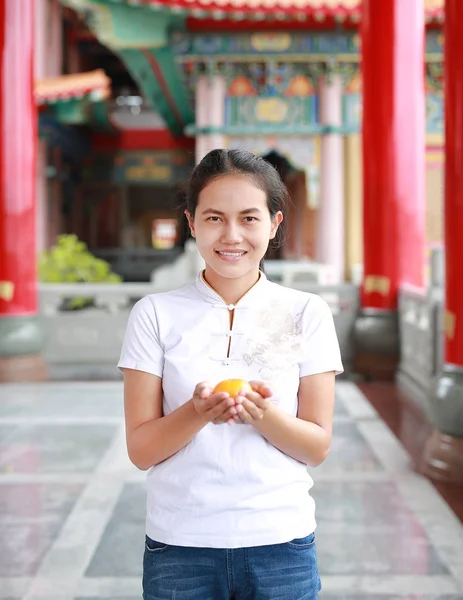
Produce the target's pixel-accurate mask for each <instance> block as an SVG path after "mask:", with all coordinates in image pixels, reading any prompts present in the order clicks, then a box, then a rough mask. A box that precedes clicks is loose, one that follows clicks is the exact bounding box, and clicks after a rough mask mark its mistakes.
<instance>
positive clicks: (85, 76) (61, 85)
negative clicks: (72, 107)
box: [34, 69, 111, 105]
mask: <svg viewBox="0 0 463 600" xmlns="http://www.w3.org/2000/svg"><path fill="white" fill-rule="evenodd" d="M110 92H111V80H110V79H109V77H108V76H107V75H106V74H105V72H104V71H103V70H102V69H96V70H95V71H89V72H87V73H75V74H72V75H60V76H59V77H47V78H44V79H40V80H39V81H36V83H35V89H34V94H35V100H36V102H37V104H39V105H40V104H50V103H53V102H57V101H59V100H68V99H70V98H81V97H82V96H86V95H89V94H92V95H94V96H95V97H96V98H97V99H98V100H103V99H105V98H107V97H108V96H109V95H110Z"/></svg>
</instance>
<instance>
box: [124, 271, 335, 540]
mask: <svg viewBox="0 0 463 600" xmlns="http://www.w3.org/2000/svg"><path fill="white" fill-rule="evenodd" d="M233 309H234V310H235V314H234V321H233V329H232V331H230V320H229V310H233ZM230 340H231V345H230V353H229V355H228V356H227V352H228V347H229V342H230ZM118 367H119V368H128V369H136V370H140V371H146V372H148V373H152V374H153V375H157V376H159V377H161V378H162V387H163V412H164V415H167V414H169V413H171V412H172V411H174V410H176V409H177V408H178V407H179V406H181V405H182V404H184V403H185V402H187V401H188V400H190V399H191V397H192V395H193V391H194V389H195V386H196V384H198V383H199V382H201V381H210V382H211V383H212V384H213V385H215V384H216V383H219V382H220V381H222V380H223V379H232V378H239V379H245V380H247V381H249V380H264V381H267V382H268V383H269V384H270V386H271V388H272V391H273V392H274V395H273V396H272V402H274V403H275V404H276V405H277V406H278V407H279V408H280V409H281V410H283V411H285V412H287V413H289V414H290V415H293V416H296V415H297V408H298V399H297V393H298V387H299V379H300V378H301V377H304V376H306V375H313V374H316V373H323V372H326V371H336V373H340V372H342V370H343V367H342V363H341V357H340V352H339V345H338V341H337V337H336V332H335V328H334V324H333V318H332V315H331V311H330V308H329V306H328V305H327V304H326V302H325V301H324V300H322V299H321V298H320V297H319V296H316V295H314V294H309V293H305V292H300V291H297V290H294V289H290V288H285V287H283V286H280V285H277V284H275V283H272V282H270V281H268V280H267V278H266V277H265V275H263V274H261V277H260V279H259V281H258V282H257V283H256V285H255V286H254V287H252V288H251V290H250V291H249V292H248V293H247V294H246V295H245V296H244V297H243V298H242V299H241V300H240V301H239V302H238V303H237V304H236V306H234V305H227V304H225V302H224V301H223V299H222V298H221V297H220V296H219V295H218V294H217V293H216V292H215V291H214V290H213V289H212V288H211V287H210V286H209V285H208V284H207V283H206V282H205V281H204V279H203V277H202V274H200V275H198V277H197V279H196V282H195V283H193V284H190V285H187V286H186V287H184V288H182V289H179V290H175V291H172V292H167V293H163V294H153V295H150V296H146V297H145V298H143V299H142V300H140V301H139V302H138V303H137V304H136V305H135V306H134V308H133V309H132V312H131V315H130V318H129V322H128V326H127V331H126V335H125V340H124V344H123V348H122V354H121V358H120V361H119V363H118ZM153 443H156V441H155V440H153ZM147 485H148V502H147V520H146V533H147V535H148V536H149V537H150V538H152V539H154V540H157V541H160V542H163V543H165V544H171V545H178V546H194V547H209V548H240V547H249V546H261V545H267V544H277V543H284V542H287V541H290V540H292V539H294V538H300V537H304V536H306V535H309V534H310V533H312V532H313V531H314V530H315V527H316V523H315V504H314V501H313V499H312V498H311V496H310V495H309V490H310V488H311V487H312V485H313V481H312V479H311V478H310V476H309V474H308V472H307V467H306V465H304V464H302V463H300V462H298V461H297V460H294V459H293V458H291V457H290V456H287V455H286V454H284V453H283V452H281V451H280V450H278V449H277V448H275V447H274V446H273V445H272V444H270V443H269V442H268V441H267V440H266V439H265V438H264V437H263V436H262V435H261V434H260V433H259V432H258V431H257V430H256V429H254V427H252V425H244V424H233V425H228V424H223V425H214V424H211V423H210V424H208V425H206V427H204V428H203V429H202V430H201V431H200V432H199V433H198V434H197V435H196V436H195V437H194V438H193V440H192V441H191V442H190V443H189V444H187V445H186V446H185V447H184V448H183V449H181V450H180V451H179V452H177V453H176V454H175V455H173V456H171V457H170V458H168V459H167V460H165V461H163V462H162V463H160V464H158V465H156V466H154V467H152V468H151V469H150V471H149V472H148V477H147Z"/></svg>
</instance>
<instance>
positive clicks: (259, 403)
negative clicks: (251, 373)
mask: <svg viewBox="0 0 463 600" xmlns="http://www.w3.org/2000/svg"><path fill="white" fill-rule="evenodd" d="M249 384H250V385H251V387H252V392H243V393H240V394H239V395H238V396H237V397H236V398H235V404H236V413H237V414H236V415H235V416H234V417H233V419H234V421H235V422H236V423H244V424H245V425H253V424H254V423H256V422H257V421H260V420H261V419H262V418H263V417H264V414H265V412H266V411H267V410H268V409H269V407H270V406H271V404H272V403H271V402H270V398H271V397H272V396H273V392H272V390H271V388H270V386H269V385H268V384H267V383H265V382H264V381H250V382H249Z"/></svg>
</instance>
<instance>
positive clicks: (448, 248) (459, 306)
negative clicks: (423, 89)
mask: <svg viewBox="0 0 463 600" xmlns="http://www.w3.org/2000/svg"><path fill="white" fill-rule="evenodd" d="M462 23H463V2H462V1H461V0H447V2H446V4H445V51H444V72H445V272H446V279H445V281H446V283H445V303H446V311H445V362H446V363H447V364H451V365H457V366H459V367H463V242H462V238H463V60H462V57H463V35H462V29H461V24H462Z"/></svg>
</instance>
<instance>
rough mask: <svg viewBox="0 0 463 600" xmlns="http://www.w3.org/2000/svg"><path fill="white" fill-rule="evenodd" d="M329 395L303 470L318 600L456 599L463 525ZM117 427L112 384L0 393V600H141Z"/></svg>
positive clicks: (373, 417) (365, 413)
mask: <svg viewBox="0 0 463 600" xmlns="http://www.w3.org/2000/svg"><path fill="white" fill-rule="evenodd" d="M337 389H338V401H337V407H336V416H335V427H334V431H335V435H334V441H333V447H332V452H331V454H330V457H329V458H328V460H327V461H326V462H325V463H324V464H323V465H322V466H321V467H319V468H317V469H315V470H314V471H313V477H314V480H315V487H314V496H315V499H316V501H317V507H318V508H317V510H318V523H319V527H318V530H317V546H318V553H319V561H320V571H321V574H322V580H323V592H322V594H321V596H320V598H321V600H463V526H462V525H461V523H460V521H459V520H458V519H457V518H456V517H455V515H454V514H453V513H452V512H451V510H450V509H449V508H448V506H447V505H446V504H445V502H444V501H443V500H442V497H441V496H440V495H439V494H438V492H437V491H436V489H435V487H434V486H433V485H431V484H430V483H429V482H428V481H427V480H425V479H423V478H422V477H420V476H419V475H417V474H416V473H415V472H414V471H413V470H412V469H411V459H410V457H409V456H408V454H407V453H406V452H405V451H404V449H403V447H402V446H401V445H400V443H399V442H398V441H397V439H396V438H395V437H394V435H393V434H392V433H391V431H390V430H389V429H388V428H387V427H386V425H385V424H384V422H383V421H382V420H381V418H380V417H379V416H378V414H377V413H376V411H375V410H374V409H373V408H372V405H371V404H370V403H369V402H368V401H367V400H366V399H365V396H364V395H363V394H362V393H361V392H360V391H359V389H358V388H357V387H356V386H355V385H354V384H352V383H349V382H339V383H338V388H337ZM122 418H123V411H122V386H121V384H120V383H116V382H115V383H68V384H66V383H47V384H40V385H37V384H34V385H9V386H7V385H4V386H1V385H0V600H5V599H9V600H38V599H41V600H44V599H45V600H116V599H117V600H136V599H140V598H141V594H140V574H141V558H142V552H143V530H144V509H145V506H144V504H145V492H144V477H145V475H144V474H143V473H140V472H138V471H137V470H136V469H135V468H134V467H133V466H132V465H130V463H129V461H128V459H127V457H126V453H125V440H124V428H123V421H122ZM462 493H463V490H462ZM211 600H213V599H211Z"/></svg>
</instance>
